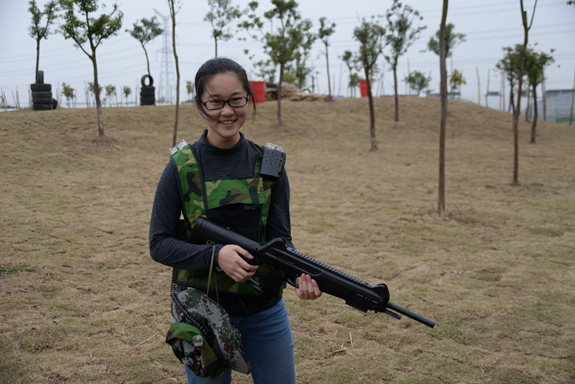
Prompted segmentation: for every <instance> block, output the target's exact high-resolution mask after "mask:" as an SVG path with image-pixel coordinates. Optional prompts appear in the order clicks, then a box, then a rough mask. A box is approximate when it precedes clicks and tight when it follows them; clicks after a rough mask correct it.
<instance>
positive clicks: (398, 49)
mask: <svg viewBox="0 0 575 384" xmlns="http://www.w3.org/2000/svg"><path fill="white" fill-rule="evenodd" d="M386 18H387V33H386V35H385V40H386V44H387V45H389V46H390V48H391V53H390V54H389V55H384V56H385V60H386V61H387V62H388V63H389V64H390V65H391V70H392V71H393V82H394V83H393V84H394V91H395V125H397V124H398V123H399V98H398V95H397V64H398V61H399V57H400V56H402V55H403V54H404V53H406V52H407V49H408V48H409V47H410V46H411V45H412V44H413V42H414V41H415V40H417V39H418V38H419V35H420V33H421V31H423V30H424V29H425V28H426V27H425V26H418V27H414V26H413V23H414V22H415V21H421V20H423V16H420V15H419V12H418V11H416V10H415V9H413V8H411V7H410V6H409V5H405V6H404V5H402V4H401V3H400V2H399V0H393V5H392V6H391V8H390V9H389V10H388V11H387V14H386Z"/></svg>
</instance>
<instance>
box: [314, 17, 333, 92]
mask: <svg viewBox="0 0 575 384" xmlns="http://www.w3.org/2000/svg"><path fill="white" fill-rule="evenodd" d="M326 20H327V19H326V18H325V17H322V18H320V19H319V24H320V25H319V32H318V33H317V36H318V37H319V39H320V40H321V41H322V42H323V44H324V45H325V65H326V69H327V91H328V100H331V79H330V76H329V54H328V47H329V37H330V36H331V35H333V33H334V32H335V23H332V24H331V25H328V24H329V23H326Z"/></svg>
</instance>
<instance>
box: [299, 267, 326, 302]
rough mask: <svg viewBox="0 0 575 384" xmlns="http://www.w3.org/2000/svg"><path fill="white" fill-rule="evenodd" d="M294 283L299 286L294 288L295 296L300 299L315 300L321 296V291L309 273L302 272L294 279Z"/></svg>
mask: <svg viewBox="0 0 575 384" xmlns="http://www.w3.org/2000/svg"><path fill="white" fill-rule="evenodd" d="M296 284H297V285H299V288H296V289H295V293H296V294H297V297H299V298H300V299H302V300H315V299H318V298H320V297H321V291H320V289H319V286H318V285H317V281H315V280H313V279H312V278H311V276H310V275H306V274H305V273H302V274H301V276H300V277H298V278H297V279H296Z"/></svg>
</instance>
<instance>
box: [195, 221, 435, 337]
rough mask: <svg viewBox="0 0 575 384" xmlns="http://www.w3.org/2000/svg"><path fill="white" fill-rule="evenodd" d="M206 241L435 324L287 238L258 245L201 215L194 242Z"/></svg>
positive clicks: (290, 277)
mask: <svg viewBox="0 0 575 384" xmlns="http://www.w3.org/2000/svg"><path fill="white" fill-rule="evenodd" d="M207 241H212V242H214V243H217V244H223V245H227V244H235V245H238V246H240V247H242V248H243V249H245V250H246V251H248V252H249V253H250V254H251V255H253V256H256V257H258V258H260V259H261V260H263V261H265V262H266V263H267V264H268V265H270V266H273V267H274V268H277V269H279V270H280V271H281V273H282V276H283V277H284V279H285V280H286V281H287V282H288V283H289V284H290V285H293V286H294V287H297V284H296V282H295V279H296V278H297V277H299V276H301V274H302V273H305V274H307V275H310V276H311V277H312V278H313V279H314V280H315V281H316V282H317V284H318V285H319V288H320V289H321V291H322V292H325V293H327V294H329V295H333V296H336V297H339V298H340V299H344V300H345V303H346V304H347V305H349V306H351V307H353V308H356V309H359V310H360V311H363V312H367V311H368V310H371V311H375V312H383V313H385V314H387V315H389V316H391V317H393V318H395V319H398V320H399V319H401V316H400V315H398V314H397V313H395V312H398V313H401V314H402V315H405V316H407V317H410V318H412V319H413V320H415V321H419V322H420V323H422V324H425V325H427V326H428V327H431V328H433V327H434V326H435V323H434V322H433V321H431V320H429V319H426V318H425V317H422V316H419V315H417V314H415V313H413V312H411V311H408V310H407V309H405V308H403V307H400V306H399V305H396V304H393V303H392V302H391V301H389V290H388V288H387V285H385V284H378V285H376V286H375V287H372V286H371V285H369V284H368V283H366V282H365V281H362V280H360V279H358V278H356V277H353V276H350V275H348V274H347V273H345V272H342V271H340V270H338V269H336V268H334V267H332V266H329V265H327V264H324V263H322V262H320V261H318V260H315V259H313V258H311V257H309V256H307V255H304V254H303V253H300V252H298V251H296V250H295V249H293V248H290V247H288V246H287V244H286V241H285V240H284V239H274V240H271V241H269V242H267V243H265V244H259V243H257V242H255V241H253V240H250V239H248V238H246V237H243V236H241V235H238V234H237V233H235V232H233V231H231V230H229V229H227V228H224V227H222V226H220V225H217V224H214V223H212V222H210V221H208V220H206V219H203V218H199V219H198V220H197V221H196V223H195V225H194V230H193V232H192V242H193V243H195V244H201V243H206V242H207ZM250 283H252V285H254V286H255V287H256V289H257V284H258V283H257V282H255V281H254V280H253V279H252V281H251V282H250ZM392 311H395V312H392Z"/></svg>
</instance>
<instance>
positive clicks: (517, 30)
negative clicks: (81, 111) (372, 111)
mask: <svg viewBox="0 0 575 384" xmlns="http://www.w3.org/2000/svg"><path fill="white" fill-rule="evenodd" d="M534 1H535V0H524V4H525V9H526V10H527V12H528V15H529V17H531V14H532V12H533V4H534ZM248 2H249V1H248V0H234V2H233V4H235V5H239V6H240V7H242V9H243V8H245V7H246V5H247V3H248ZM37 3H38V5H39V6H40V7H41V8H43V6H44V4H45V3H46V0H37ZM100 3H101V4H107V5H108V7H107V8H106V9H105V11H109V10H110V9H111V5H112V4H113V3H114V2H113V1H110V0H101V1H100ZM182 3H183V4H182V7H181V9H180V11H179V13H178V15H177V21H178V25H177V27H176V33H177V42H178V44H177V51H178V56H179V59H180V73H181V79H182V83H181V87H182V89H183V90H182V98H183V99H185V98H187V95H186V92H185V87H184V85H185V80H193V78H194V76H195V73H196V71H197V69H198V67H199V66H200V65H201V64H202V63H203V62H204V61H206V60H208V59H210V58H212V57H213V56H214V43H213V39H211V26H210V24H209V23H208V22H204V21H203V19H204V16H205V14H206V13H207V12H208V6H207V1H206V0H193V1H192V0H184V1H182ZM404 3H406V4H409V5H410V6H412V7H413V8H414V9H416V10H418V11H419V12H420V14H421V15H422V16H423V18H424V19H423V21H421V25H425V26H427V29H426V30H424V31H423V32H422V34H421V37H420V38H419V39H418V40H417V41H416V42H415V43H414V44H413V45H412V46H411V47H410V48H409V50H408V52H407V53H406V54H405V55H404V56H402V57H401V58H400V63H399V67H398V78H399V79H400V80H401V79H403V78H404V77H405V76H406V74H407V73H408V65H409V70H411V71H415V70H418V71H421V72H424V73H426V74H428V75H429V73H431V77H432V81H431V87H430V88H431V89H432V90H433V91H435V92H437V91H438V89H439V60H438V57H437V56H436V55H435V54H433V53H430V52H421V51H423V50H425V49H426V48H427V42H428V41H429V39H430V37H431V36H432V35H434V34H435V32H436V31H437V30H438V28H439V23H440V17H441V7H442V3H443V2H442V1H441V0H408V1H405V2H404ZM566 3H567V1H566V0H539V1H538V3H537V9H536V11H535V19H534V22H533V27H532V29H531V31H530V33H529V42H530V45H531V46H533V45H534V44H537V45H535V46H534V48H535V49H536V50H537V51H543V52H546V53H549V52H550V50H551V49H554V50H555V51H554V52H553V54H552V55H553V57H554V58H555V63H554V64H552V65H551V66H550V67H549V68H548V69H547V71H546V76H547V80H546V88H547V89H548V90H550V89H570V88H572V87H573V79H574V72H575V6H573V5H571V6H568V5H567V4H566ZM299 4H300V6H299V9H300V12H301V15H302V17H303V18H309V19H311V20H312V21H313V23H314V27H313V29H314V30H315V31H317V29H318V28H319V21H318V20H319V18H320V17H327V19H328V21H329V22H335V23H336V24H337V25H336V31H335V33H334V34H333V35H332V36H331V38H330V47H329V57H330V72H331V75H332V88H333V93H335V94H341V95H345V93H346V90H345V84H346V80H347V77H348V76H349V73H348V71H347V68H346V67H345V65H343V63H342V61H341V60H340V59H339V58H338V56H341V55H342V54H343V52H344V51H345V50H351V51H353V52H356V51H357V50H358V43H357V42H356V41H355V40H354V39H353V29H354V28H355V27H357V26H358V25H359V23H360V19H361V18H364V17H365V18H370V17H371V16H372V15H378V14H382V15H383V14H385V12H386V10H387V9H388V8H389V7H390V6H391V4H392V1H391V0H387V1H386V0H353V1H349V0H346V1H343V0H300V1H299ZM118 5H119V7H120V10H121V11H122V12H123V13H124V23H123V27H122V32H121V33H119V35H118V36H114V37H112V38H110V39H109V40H106V41H104V42H103V44H102V45H101V46H100V47H99V48H98V50H97V56H98V69H99V71H98V72H99V80H100V84H101V85H107V84H113V85H116V87H117V88H121V87H122V86H125V85H129V86H131V87H132V88H134V87H135V86H136V85H138V84H139V80H140V78H141V77H142V75H144V74H145V73H146V60H145V56H144V51H143V50H142V48H141V46H140V44H139V42H138V41H137V40H135V39H134V38H132V37H131V36H130V35H129V34H128V33H127V32H125V29H127V28H128V29H131V28H132V25H133V23H134V22H135V21H137V20H139V19H141V18H150V17H152V16H154V15H156V16H158V13H156V11H155V10H157V11H158V12H159V14H161V15H165V16H168V15H169V10H168V6H167V2H166V1H165V0H119V1H118ZM449 7H450V8H449V13H448V17H447V22H449V23H453V24H454V25H455V31H456V32H459V33H464V34H466V35H467V37H466V40H467V41H466V42H465V43H463V44H461V45H460V46H458V47H457V48H456V49H455V51H454V54H453V59H452V60H449V59H448V62H447V68H448V70H450V69H451V68H457V69H458V70H462V71H463V76H464V77H465V79H466V81H467V85H465V86H464V87H463V89H462V97H463V98H465V99H468V100H470V101H473V102H477V100H478V77H477V70H478V71H479V81H480V86H481V94H482V95H483V94H485V92H486V90H487V80H488V78H487V76H488V70H489V69H490V87H489V90H490V91H499V90H500V77H499V76H500V75H499V74H498V73H496V72H495V65H496V63H497V62H498V61H499V60H500V59H501V58H502V57H503V51H502V47H504V46H513V45H515V44H519V43H522V42H523V27H522V22H521V17H520V9H519V0H452V1H450V2H449ZM27 9H28V1H26V0H0V36H2V39H1V40H0V88H1V89H2V91H4V93H5V94H6V96H7V98H8V100H9V101H10V102H11V100H12V93H13V92H15V91H16V89H17V90H18V92H19V94H20V96H21V99H22V100H27V97H28V96H27V93H28V89H29V84H30V83H33V82H34V70H35V58H36V46H35V44H36V43H35V40H34V39H33V38H31V37H30V36H29V35H28V27H29V26H30V24H31V20H30V13H29V12H28V10H27ZM154 9H155V10H154ZM269 9H271V2H270V1H269V0H262V1H260V7H259V13H260V14H263V12H264V11H267V10H269ZM99 12H100V11H99ZM99 12H98V14H99ZM58 23H59V22H58ZM239 36H246V35H245V34H243V35H242V34H240V35H238V37H239ZM169 43H170V44H171V41H170V42H169ZM162 45H163V39H162V37H161V36H160V37H158V38H156V39H155V40H154V41H152V42H150V43H149V44H148V45H147V46H146V47H147V49H148V53H149V56H150V64H151V71H152V76H153V77H154V81H155V84H154V85H156V86H158V85H159V83H160V79H161V77H162V74H161V67H162V66H161V63H162V53H161V51H162ZM170 49H171V46H170ZM244 49H249V50H250V53H252V54H256V60H258V59H262V58H264V57H265V56H264V55H263V48H262V46H261V45H260V44H259V43H257V42H255V41H253V40H251V39H250V38H248V39H247V40H246V41H238V39H237V38H234V39H233V40H230V41H228V42H220V43H219V48H218V55H219V56H227V57H230V58H232V59H234V60H236V61H238V62H240V63H241V64H242V65H243V66H244V67H245V68H246V70H248V72H251V71H252V69H253V66H252V62H251V61H250V60H249V59H248V56H246V55H245V54H244ZM323 51H324V46H323V44H322V43H321V42H320V41H317V42H316V43H315V45H314V49H313V52H312V55H311V61H312V62H313V66H314V67H315V71H318V72H319V74H318V75H317V77H318V83H319V84H316V91H317V90H318V89H317V85H319V90H320V91H321V92H322V93H327V78H326V70H325V67H326V63H325V56H324V55H322V52H323ZM383 63H384V60H383V58H382V59H381V60H380V64H379V67H380V68H382V67H383ZM40 69H41V70H43V71H44V76H45V82H46V83H51V84H52V86H53V87H54V88H56V87H57V86H58V84H60V89H61V84H62V83H63V82H66V83H67V84H69V85H71V86H73V87H74V88H77V89H78V94H79V95H80V96H79V102H83V101H84V97H83V94H84V88H85V82H88V81H93V70H92V64H91V62H90V60H89V59H88V57H87V56H86V55H85V54H84V53H83V52H82V51H81V50H79V49H77V48H75V47H74V46H73V44H72V42H71V41H70V40H64V38H63V37H62V36H61V35H59V34H56V35H51V36H50V37H49V39H48V40H42V42H41V56H40ZM388 70H389V65H388V64H386V65H385V71H384V77H383V80H384V81H383V89H381V88H380V87H381V86H377V85H374V88H375V87H379V88H378V89H379V94H381V93H382V92H385V94H391V93H393V75H392V73H391V72H390V71H388ZM174 73H175V71H174ZM334 79H335V84H333V80H334ZM253 80H259V79H257V78H253ZM310 88H311V87H310ZM399 93H400V94H403V93H405V83H404V82H402V81H400V83H399ZM24 103H25V104H27V101H25V102H24ZM481 103H482V105H484V101H483V97H482V101H481ZM490 106H491V107H493V105H490Z"/></svg>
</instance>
